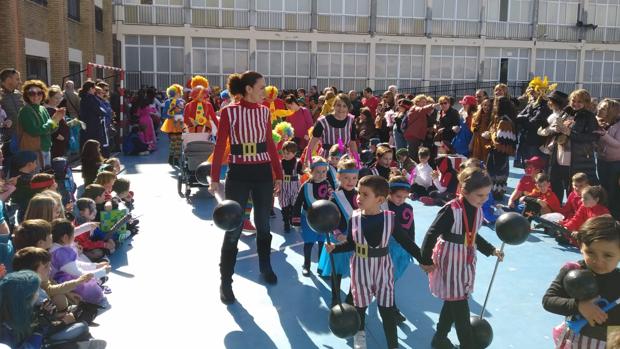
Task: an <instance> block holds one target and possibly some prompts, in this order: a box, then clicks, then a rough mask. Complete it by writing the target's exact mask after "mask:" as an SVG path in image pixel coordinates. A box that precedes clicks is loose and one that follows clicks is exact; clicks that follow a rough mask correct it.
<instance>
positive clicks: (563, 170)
mask: <svg viewBox="0 0 620 349" xmlns="http://www.w3.org/2000/svg"><path fill="white" fill-rule="evenodd" d="M549 177H550V179H551V190H552V191H553V193H554V194H555V195H556V196H557V197H558V200H560V202H562V201H563V199H564V193H566V197H567V198H568V194H569V193H570V192H571V190H572V186H573V183H572V180H571V175H570V167H569V166H561V165H557V164H554V165H553V166H551V170H550V171H549Z"/></svg>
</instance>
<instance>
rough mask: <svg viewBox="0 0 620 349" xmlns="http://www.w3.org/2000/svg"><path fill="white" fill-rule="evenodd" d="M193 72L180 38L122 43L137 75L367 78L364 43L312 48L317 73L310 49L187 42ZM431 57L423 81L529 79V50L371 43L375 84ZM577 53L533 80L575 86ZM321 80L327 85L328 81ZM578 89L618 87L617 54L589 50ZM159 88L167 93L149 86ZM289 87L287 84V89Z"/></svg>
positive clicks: (420, 71)
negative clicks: (246, 72) (582, 86)
mask: <svg viewBox="0 0 620 349" xmlns="http://www.w3.org/2000/svg"><path fill="white" fill-rule="evenodd" d="M191 45H192V47H191V50H190V51H191V57H190V58H189V59H190V60H191V63H190V66H191V72H187V71H185V69H184V67H185V57H184V39H183V38H182V37H162V36H155V37H154V36H132V35H129V36H126V38H125V69H126V70H127V71H128V72H133V71H141V72H142V73H143V74H153V75H156V74H155V73H156V72H157V73H159V74H161V73H170V74H176V75H181V76H182V75H183V74H190V73H191V74H205V75H207V76H213V77H215V79H217V80H216V81H215V82H214V84H220V85H221V84H222V83H223V82H224V81H223V80H222V79H223V77H225V76H227V75H228V74H231V73H234V72H239V71H244V70H247V69H250V68H252V69H256V70H258V71H259V72H261V73H263V74H264V75H265V76H267V77H269V78H270V79H274V81H277V82H279V84H278V85H280V86H282V87H284V88H294V87H300V86H292V84H299V81H300V80H299V79H306V80H307V81H309V78H310V76H312V75H314V76H315V77H316V78H317V79H319V80H320V79H327V80H329V79H332V80H333V79H341V80H342V79H345V80H347V81H349V80H350V81H364V82H366V81H367V80H368V78H369V73H368V71H369V64H370V62H369V59H368V56H369V45H368V44H362V43H338V42H318V43H317V51H316V66H315V70H314V69H313V67H312V64H313V63H312V60H311V56H312V55H311V48H310V43H309V42H302V41H267V40H258V41H257V42H256V53H255V56H254V57H251V55H250V51H249V41H248V40H245V39H216V38H192V44H191ZM426 54H430V67H429V76H428V79H429V80H433V81H445V82H451V81H475V80H477V79H478V75H479V70H480V62H482V67H483V69H482V71H481V72H480V73H481V74H482V75H481V76H480V79H481V80H486V81H523V80H527V79H528V78H529V76H530V49H527V48H492V47H490V48H485V50H484V54H483V57H481V52H480V49H479V48H478V47H465V46H432V48H431V52H430V53H427V52H425V47H424V46H419V45H398V44H377V45H376V47H375V62H374V78H375V79H376V80H386V81H387V80H402V81H412V80H423V79H425V76H424V71H425V69H424V66H425V56H426ZM577 71H578V51H577V50H556V49H538V50H537V51H536V58H535V68H534V72H533V73H534V74H535V75H547V76H548V77H549V79H551V80H552V81H555V82H560V83H574V82H575V81H577ZM327 80H326V81H327ZM584 82H586V83H589V82H592V83H597V82H606V83H614V84H620V52H613V51H587V53H586V57H585V61H584ZM154 84H155V85H157V86H158V87H165V86H164V85H160V84H159V82H157V81H155V82H154ZM287 84H289V85H287Z"/></svg>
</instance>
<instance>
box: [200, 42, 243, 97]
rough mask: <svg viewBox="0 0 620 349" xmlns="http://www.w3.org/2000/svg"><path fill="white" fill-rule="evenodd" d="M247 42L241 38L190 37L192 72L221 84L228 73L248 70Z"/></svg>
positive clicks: (214, 83) (213, 82)
mask: <svg viewBox="0 0 620 349" xmlns="http://www.w3.org/2000/svg"><path fill="white" fill-rule="evenodd" d="M248 60H249V42H248V40H243V39H212V38H192V73H193V74H204V75H206V76H207V78H208V79H209V81H210V82H211V84H212V85H220V86H222V85H223V84H224V83H225V82H226V80H225V79H226V78H227V77H228V75H229V74H232V73H235V72H243V71H246V70H248V67H249V64H248Z"/></svg>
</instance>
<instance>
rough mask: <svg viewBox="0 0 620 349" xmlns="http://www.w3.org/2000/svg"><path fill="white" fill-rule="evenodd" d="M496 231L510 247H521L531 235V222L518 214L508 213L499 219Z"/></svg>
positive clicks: (496, 223)
mask: <svg viewBox="0 0 620 349" xmlns="http://www.w3.org/2000/svg"><path fill="white" fill-rule="evenodd" d="M495 231H496V232H497V236H499V238H500V239H501V240H502V241H503V242H505V243H507V244H508V245H520V244H522V243H524V242H525V240H527V237H528V236H529V234H530V222H529V221H528V220H527V218H525V217H523V216H522V215H520V214H518V213H515V212H507V213H504V214H502V215H501V216H499V218H497V221H496V222H495Z"/></svg>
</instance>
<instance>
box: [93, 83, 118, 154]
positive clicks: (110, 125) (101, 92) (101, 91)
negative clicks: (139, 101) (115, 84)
mask: <svg viewBox="0 0 620 349" xmlns="http://www.w3.org/2000/svg"><path fill="white" fill-rule="evenodd" d="M95 89H96V91H95V95H96V96H97V98H99V103H100V104H101V108H102V109H103V110H104V111H105V114H104V119H105V132H106V135H107V138H108V142H109V143H110V146H109V148H110V150H112V149H114V148H115V146H114V142H113V141H114V139H115V138H116V129H115V128H114V110H113V109H112V105H111V104H110V86H109V85H108V84H107V83H106V82H105V81H99V82H97V87H96V88H95Z"/></svg>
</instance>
